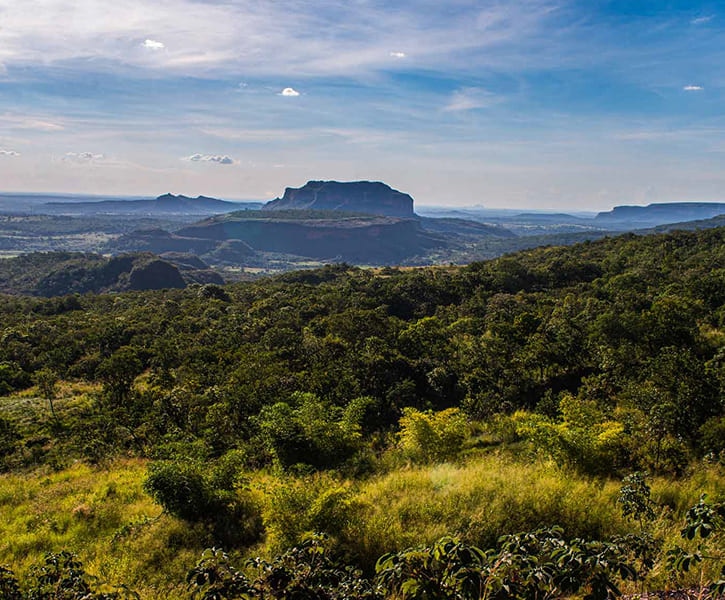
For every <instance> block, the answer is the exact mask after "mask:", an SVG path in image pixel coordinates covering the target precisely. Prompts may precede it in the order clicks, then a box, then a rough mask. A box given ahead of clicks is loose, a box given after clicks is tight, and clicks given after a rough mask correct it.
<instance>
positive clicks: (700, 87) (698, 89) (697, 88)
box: [682, 85, 705, 92]
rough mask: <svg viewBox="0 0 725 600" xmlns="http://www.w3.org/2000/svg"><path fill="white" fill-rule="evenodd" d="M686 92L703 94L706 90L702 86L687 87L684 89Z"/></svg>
mask: <svg viewBox="0 0 725 600" xmlns="http://www.w3.org/2000/svg"><path fill="white" fill-rule="evenodd" d="M682 89H683V90H684V91H685V92H701V91H702V90H704V89H705V88H704V87H702V86H701V85H686V86H685V87H683V88H682Z"/></svg>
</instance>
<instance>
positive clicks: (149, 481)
mask: <svg viewBox="0 0 725 600" xmlns="http://www.w3.org/2000/svg"><path fill="white" fill-rule="evenodd" d="M237 458H238V457H236V456H232V457H227V458H226V459H222V460H220V461H219V462H218V463H217V464H216V465H210V466H208V467H204V466H203V465H202V464H201V463H180V462H157V463H153V464H152V465H151V466H150V467H149V474H148V477H147V478H146V480H145V481H144V490H145V491H146V492H148V493H149V494H150V495H151V496H152V497H153V498H154V500H156V501H157V502H158V503H159V504H161V506H162V507H163V508H164V510H165V511H166V512H168V513H169V514H171V515H174V516H175V517H178V518H180V519H183V520H185V521H188V522H190V523H205V524H208V525H209V526H210V527H211V530H212V533H213V535H214V537H215V538H216V539H217V540H219V541H221V542H222V543H224V544H227V545H237V544H241V543H249V542H252V541H255V540H256V539H258V538H259V536H260V534H261V517H260V513H259V510H258V508H257V506H256V504H255V503H254V501H253V500H252V498H251V496H250V495H249V494H248V493H247V492H244V491H242V490H239V489H236V488H237V483H238V477H237V476H238V471H237V470H236V467H235V463H236V460H237ZM202 469H203V471H202Z"/></svg>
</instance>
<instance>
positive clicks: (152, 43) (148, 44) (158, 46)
mask: <svg viewBox="0 0 725 600" xmlns="http://www.w3.org/2000/svg"><path fill="white" fill-rule="evenodd" d="M142 46H143V47H144V48H148V49H149V50H163V49H164V48H165V47H166V46H164V44H163V43H162V42H157V41H156V40H146V41H144V43H143V44H142Z"/></svg>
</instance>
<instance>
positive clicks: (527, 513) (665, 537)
mask: <svg viewBox="0 0 725 600" xmlns="http://www.w3.org/2000/svg"><path fill="white" fill-rule="evenodd" d="M145 476H146V464H145V463H144V462H143V461H138V460H126V461H121V462H117V463H114V464H112V465H110V466H108V467H107V468H105V469H98V468H92V467H89V466H86V465H83V464H80V463H77V464H74V465H72V466H71V467H69V468H67V469H65V470H62V471H58V472H53V473H49V472H42V471H39V472H36V473H35V474H22V475H18V474H16V475H4V476H0V514H2V518H1V519H0V564H8V565H10V566H11V567H12V568H13V569H14V570H15V571H16V572H17V573H18V574H19V575H21V576H22V575H23V574H24V573H25V572H26V571H27V569H28V568H29V566H30V565H31V564H33V563H37V562H38V561H40V560H41V559H42V556H43V554H44V553H45V552H48V551H56V552H57V551H60V550H64V549H65V550H70V551H73V552H75V553H77V554H78V556H79V558H80V559H81V560H82V561H83V562H84V564H85V566H86V568H87V570H88V571H89V572H90V573H92V574H94V575H98V576H100V577H101V578H102V579H104V580H106V581H108V582H109V583H113V584H120V583H126V584H128V585H129V586H130V587H131V588H132V589H136V590H137V591H139V593H140V594H141V598H143V599H144V600H161V599H162V598H163V599H171V600H173V599H175V598H186V597H187V593H186V590H185V584H184V579H185V574H186V572H187V570H188V569H189V568H191V567H192V566H193V565H194V564H195V563H196V561H197V560H198V558H199V555H200V553H201V551H202V550H203V548H204V547H206V546H208V545H211V544H212V543H213V542H212V540H211V539H210V538H209V533H208V529H205V528H204V527H203V526H199V527H195V526H192V525H189V524H187V523H184V522H182V521H179V520H177V519H174V518H172V517H170V516H168V515H162V514H161V508H160V507H159V506H158V505H156V504H154V503H153V501H152V500H151V498H149V497H148V496H147V495H146V494H145V493H144V492H143V489H142V482H143V480H144V478H145ZM248 476H249V487H250V488H251V489H252V492H253V496H254V498H255V501H256V502H257V503H258V504H259V506H260V510H261V513H262V516H263V519H264V524H265V528H266V538H265V539H264V540H263V541H262V542H260V544H258V545H257V546H255V547H253V548H247V549H242V550H240V551H239V554H240V555H242V554H246V555H248V556H256V555H263V556H265V555H266V556H272V555H274V554H275V553H278V552H280V551H282V550H283V549H285V547H287V546H289V545H292V544H294V543H296V542H297V541H299V539H300V538H301V537H302V536H303V535H304V534H305V533H306V532H307V531H312V530H318V531H320V530H321V531H325V532H326V533H328V534H329V535H330V536H331V537H332V538H333V540H334V542H335V543H336V545H337V549H338V550H339V551H340V552H342V554H343V555H344V558H345V559H346V560H350V561H355V562H356V563H357V564H359V565H360V566H363V567H364V568H365V570H367V571H368V572H370V571H372V569H373V567H374V564H375V561H376V560H377V559H378V558H379V557H380V555H382V554H384V553H386V552H390V551H394V550H401V549H404V548H406V547H410V546H416V545H419V544H429V543H432V542H434V541H435V540H437V539H438V538H440V537H442V536H444V535H450V534H453V535H457V536H459V537H461V538H462V539H464V540H465V541H467V542H470V543H473V544H476V545H479V546H481V547H484V548H486V547H492V546H494V545H495V544H496V540H497V539H498V538H499V537H500V536H501V535H503V534H507V533H515V532H519V531H525V530H531V529H535V528H537V527H540V526H549V525H560V526H562V527H563V528H564V530H565V533H566V535H567V536H571V537H574V536H582V537H586V538H590V539H595V538H596V539H607V538H611V537H612V536H614V535H617V534H623V533H629V532H631V531H633V530H635V529H636V528H637V527H638V525H637V524H635V523H632V522H630V521H627V520H625V519H624V518H623V517H622V515H621V511H620V509H619V507H618V505H617V503H616V498H617V496H618V494H619V488H620V485H621V482H619V481H615V480H602V479H594V478H586V477H582V476H580V475H578V474H576V473H575V472H572V471H570V470H567V469H563V468H560V467H557V466H556V465H554V464H553V463H548V462H534V463H530V462H522V461H520V460H517V459H515V458H512V457H510V456H507V455H505V454H497V453H490V454H486V455H483V456H478V457H475V458H474V457H471V458H469V459H467V460H466V461H465V462H463V463H459V464H438V465H430V466H405V467H401V468H399V469H396V470H392V471H389V472H387V473H384V474H380V475H377V476H372V477H370V478H369V479H366V480H363V481H353V480H346V479H343V478H336V477H334V476H333V475H331V474H317V475H312V476H308V477H293V476H291V475H281V474H271V473H263V472H258V473H252V474H249V475H248ZM651 485H652V498H653V500H654V502H655V505H656V506H657V511H656V512H657V517H656V518H655V520H654V521H653V522H652V523H650V524H649V525H648V527H650V529H651V531H652V532H653V533H654V535H655V536H656V537H658V538H660V539H661V540H662V541H663V548H664V550H665V551H666V550H667V549H669V548H672V547H673V546H674V545H676V544H680V545H682V540H681V538H680V536H679V531H680V528H681V526H682V519H683V516H684V512H685V511H686V510H687V509H688V508H689V507H690V506H692V505H693V504H695V503H696V502H697V500H698V498H699V496H700V494H702V493H703V492H706V493H708V494H709V495H710V498H711V499H712V500H715V501H717V500H722V499H723V498H725V473H723V470H722V468H721V467H716V466H711V467H700V468H698V469H696V470H695V471H694V472H693V473H692V474H691V476H690V477H688V478H686V479H680V480H668V479H655V480H653V481H652V482H651ZM239 558H242V556H240V557H239ZM697 577H698V573H693V574H692V575H691V576H690V579H689V581H691V582H693V583H694V582H696V580H697ZM671 584H672V583H671V582H670V580H669V579H668V573H667V572H666V571H665V570H664V567H662V566H660V567H658V568H656V569H655V571H654V572H653V574H652V579H651V583H650V584H648V587H657V588H663V587H666V586H668V585H671Z"/></svg>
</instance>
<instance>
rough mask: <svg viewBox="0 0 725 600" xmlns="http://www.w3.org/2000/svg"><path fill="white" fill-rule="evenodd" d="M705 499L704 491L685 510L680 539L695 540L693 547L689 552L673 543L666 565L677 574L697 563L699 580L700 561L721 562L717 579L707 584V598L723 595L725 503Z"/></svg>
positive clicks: (724, 590)
mask: <svg viewBox="0 0 725 600" xmlns="http://www.w3.org/2000/svg"><path fill="white" fill-rule="evenodd" d="M706 500H707V494H703V495H702V496H700V500H699V502H698V503H697V504H696V505H695V506H693V507H692V508H690V510H688V511H687V514H686V515H685V526H684V527H683V528H682V531H681V535H682V537H683V539H685V540H689V541H691V542H692V541H695V540H697V545H696V547H695V548H694V550H692V551H688V550H685V549H683V548H681V547H680V546H676V547H675V548H673V549H672V550H670V552H669V553H668V555H667V566H668V567H669V568H670V569H674V570H675V571H677V572H679V573H687V572H688V571H690V569H691V568H692V567H695V566H698V565H699V566H700V580H701V582H702V578H703V571H702V563H703V562H712V563H715V564H717V563H721V564H720V578H719V579H718V580H717V581H714V582H713V583H711V584H710V585H709V586H708V588H709V589H708V597H710V598H719V597H721V596H723V594H725V553H723V541H725V535H724V534H725V502H719V503H715V504H709V503H708V502H707V501H706Z"/></svg>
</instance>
